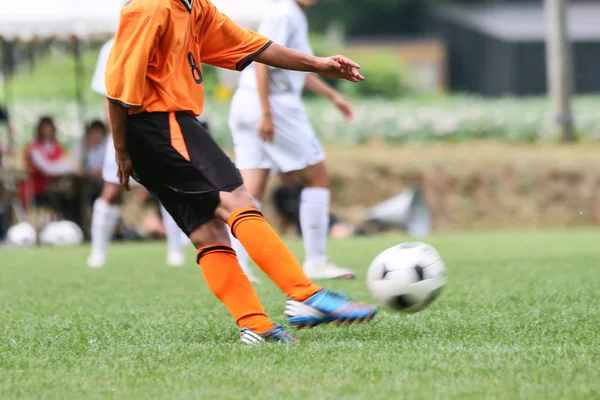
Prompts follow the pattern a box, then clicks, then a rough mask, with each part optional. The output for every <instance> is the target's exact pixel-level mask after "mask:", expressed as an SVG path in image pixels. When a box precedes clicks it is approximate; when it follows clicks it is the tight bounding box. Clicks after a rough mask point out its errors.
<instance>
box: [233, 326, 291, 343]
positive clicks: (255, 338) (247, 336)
mask: <svg viewBox="0 0 600 400" xmlns="http://www.w3.org/2000/svg"><path fill="white" fill-rule="evenodd" d="M240 340H241V341H242V343H245V344H252V345H256V344H261V343H262V342H264V341H267V340H268V341H275V342H284V343H295V342H299V340H298V339H296V338H294V337H293V336H292V335H290V334H289V333H288V332H287V331H286V330H285V329H283V328H282V327H281V326H279V325H277V326H275V327H274V328H273V329H271V330H269V331H267V332H265V333H256V332H254V331H253V330H252V329H250V328H244V329H242V330H240Z"/></svg>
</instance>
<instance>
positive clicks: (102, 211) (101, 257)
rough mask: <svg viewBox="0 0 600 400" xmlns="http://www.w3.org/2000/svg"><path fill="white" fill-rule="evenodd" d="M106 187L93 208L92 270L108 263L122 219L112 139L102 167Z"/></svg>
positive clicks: (89, 258)
mask: <svg viewBox="0 0 600 400" xmlns="http://www.w3.org/2000/svg"><path fill="white" fill-rule="evenodd" d="M102 178H103V179H104V186H103V187H102V193H101V194H100V197H99V198H97V199H96V201H95V202H94V205H93V207H92V226H91V229H90V231H91V236H92V237H91V240H92V251H91V253H90V256H89V257H88V260H87V263H88V266H89V267H90V268H100V267H102V266H104V264H105V263H106V252H107V249H108V245H109V243H110V240H111V239H112V236H113V234H114V232H115V228H116V226H117V223H118V222H119V218H120V217H121V192H122V191H121V186H120V185H119V181H118V179H117V163H116V161H115V148H114V146H113V143H112V138H111V137H109V139H108V143H107V145H106V153H105V155H104V165H103V167H102Z"/></svg>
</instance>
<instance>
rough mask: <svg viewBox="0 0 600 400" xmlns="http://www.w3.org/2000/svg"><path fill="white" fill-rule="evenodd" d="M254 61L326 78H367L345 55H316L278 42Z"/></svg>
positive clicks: (253, 58) (350, 79)
mask: <svg viewBox="0 0 600 400" xmlns="http://www.w3.org/2000/svg"><path fill="white" fill-rule="evenodd" d="M252 61H255V62H259V63H262V64H267V65H270V66H272V67H275V68H281V69H289V70H294V71H303V72H315V73H317V74H319V75H321V76H324V77H325V78H331V79H345V80H348V81H350V82H358V81H363V80H365V78H364V77H363V76H362V75H361V74H360V73H359V72H358V69H359V68H360V66H359V65H358V64H357V63H355V62H354V61H352V60H350V59H348V58H346V57H344V56H332V57H325V58H322V57H315V56H311V55H308V54H305V53H301V52H299V51H296V50H292V49H288V48H287V47H284V46H280V45H278V44H276V43H273V44H271V45H270V46H269V47H267V48H266V49H265V50H264V51H262V52H261V53H259V54H257V55H255V56H254V57H252Z"/></svg>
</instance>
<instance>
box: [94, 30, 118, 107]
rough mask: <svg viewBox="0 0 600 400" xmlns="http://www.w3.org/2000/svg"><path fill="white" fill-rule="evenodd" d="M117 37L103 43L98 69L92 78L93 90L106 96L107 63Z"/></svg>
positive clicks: (97, 64)
mask: <svg viewBox="0 0 600 400" xmlns="http://www.w3.org/2000/svg"><path fill="white" fill-rule="evenodd" d="M114 41H115V39H110V40H109V41H108V42H106V43H104V45H102V48H101V49H100V54H98V62H97V63H96V70H95V71H94V77H93V78H92V90H93V91H94V92H96V93H98V94H100V95H102V96H106V85H105V83H104V72H105V71H106V64H107V63H108V56H109V55H110V50H111V49H112V46H113V43H114Z"/></svg>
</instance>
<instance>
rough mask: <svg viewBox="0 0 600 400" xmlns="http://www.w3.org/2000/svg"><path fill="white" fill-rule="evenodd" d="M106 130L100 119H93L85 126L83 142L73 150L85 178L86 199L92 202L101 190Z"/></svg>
mask: <svg viewBox="0 0 600 400" xmlns="http://www.w3.org/2000/svg"><path fill="white" fill-rule="evenodd" d="M107 137H108V130H107V128H106V125H105V124H104V123H103V122H102V121H100V120H93V121H92V122H90V123H89V124H88V125H87V126H86V128H85V136H84V138H83V142H82V143H81V144H80V145H79V146H77V148H76V149H75V151H74V158H75V159H76V160H79V162H80V165H81V167H80V168H81V172H82V174H83V175H84V177H85V178H86V180H85V181H84V185H85V187H86V195H85V198H86V200H89V201H88V203H90V204H93V202H94V200H95V199H96V198H97V197H98V196H100V193H101V192H102V184H103V180H102V166H103V164H104V154H105V152H106V145H107Z"/></svg>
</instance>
